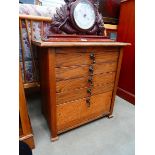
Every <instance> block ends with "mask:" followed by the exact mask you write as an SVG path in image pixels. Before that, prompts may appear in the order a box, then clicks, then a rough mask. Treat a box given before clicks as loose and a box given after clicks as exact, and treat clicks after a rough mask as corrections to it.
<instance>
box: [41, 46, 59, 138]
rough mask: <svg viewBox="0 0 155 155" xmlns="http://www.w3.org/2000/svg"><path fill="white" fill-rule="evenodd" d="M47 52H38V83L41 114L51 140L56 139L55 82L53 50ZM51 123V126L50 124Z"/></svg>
mask: <svg viewBox="0 0 155 155" xmlns="http://www.w3.org/2000/svg"><path fill="white" fill-rule="evenodd" d="M44 50H48V51H47V53H44V52H40V57H39V58H40V70H43V71H44V72H41V74H40V80H41V81H40V82H41V91H42V94H43V95H42V98H43V104H42V107H43V113H44V115H45V116H46V118H47V120H48V123H49V127H50V129H51V130H52V133H51V138H55V137H57V125H56V124H57V122H56V81H55V49H50V48H49V49H44ZM51 122H52V124H51Z"/></svg>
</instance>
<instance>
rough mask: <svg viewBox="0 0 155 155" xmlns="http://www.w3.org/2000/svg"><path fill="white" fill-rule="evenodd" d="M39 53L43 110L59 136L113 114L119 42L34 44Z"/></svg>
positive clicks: (121, 48) (54, 135) (119, 51)
mask: <svg viewBox="0 0 155 155" xmlns="http://www.w3.org/2000/svg"><path fill="white" fill-rule="evenodd" d="M34 44H35V45H36V46H37V47H38V51H39V62H40V83H41V92H42V99H43V101H42V110H43V114H44V115H45V117H46V119H47V121H48V124H49V128H50V131H51V139H52V140H53V141H54V140H56V139H57V135H58V134H59V133H62V132H65V131H67V130H70V129H73V128H75V127H78V126H80V125H82V124H85V123H87V122H90V121H92V120H95V119H97V118H100V117H103V116H110V115H111V114H112V112H113V106H114V99H115V94H116V89H117V83H118V78H119V72H120V67H121V60H122V54H123V47H124V46H125V45H127V44H125V43H118V42H34Z"/></svg>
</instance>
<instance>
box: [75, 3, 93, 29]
mask: <svg viewBox="0 0 155 155" xmlns="http://www.w3.org/2000/svg"><path fill="white" fill-rule="evenodd" d="M73 18H74V22H75V24H76V26H77V27H78V28H80V29H82V30H88V29H90V28H92V27H93V25H94V23H95V20H96V14H95V10H94V8H93V5H92V4H91V3H90V2H89V1H88V0H79V1H78V3H77V4H76V5H75V7H74V10H73Z"/></svg>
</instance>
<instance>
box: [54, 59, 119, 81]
mask: <svg viewBox="0 0 155 155" xmlns="http://www.w3.org/2000/svg"><path fill="white" fill-rule="evenodd" d="M93 67H94V75H95V74H101V73H106V72H114V71H116V69H117V62H109V63H101V64H94V65H93ZM55 71H56V81H60V80H65V79H73V78H79V77H83V76H88V75H89V66H88V65H82V66H70V67H61V68H56V69H55Z"/></svg>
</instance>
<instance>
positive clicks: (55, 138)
mask: <svg viewBox="0 0 155 155" xmlns="http://www.w3.org/2000/svg"><path fill="white" fill-rule="evenodd" d="M58 139H59V137H58V136H56V137H51V141H52V142H54V141H56V140H58Z"/></svg>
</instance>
